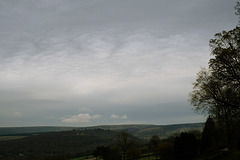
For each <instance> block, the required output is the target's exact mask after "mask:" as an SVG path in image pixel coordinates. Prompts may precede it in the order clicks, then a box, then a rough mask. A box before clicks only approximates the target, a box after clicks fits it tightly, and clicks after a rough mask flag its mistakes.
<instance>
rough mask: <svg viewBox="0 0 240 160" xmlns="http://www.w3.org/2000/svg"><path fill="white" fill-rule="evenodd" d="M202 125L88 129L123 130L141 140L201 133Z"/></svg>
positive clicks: (113, 126)
mask: <svg viewBox="0 0 240 160" xmlns="http://www.w3.org/2000/svg"><path fill="white" fill-rule="evenodd" d="M203 127H204V123H186V124H173V125H145V124H133V125H103V126H96V127H89V128H100V129H105V130H106V129H109V130H114V131H120V130H125V131H127V132H129V133H131V134H133V135H134V136H136V137H138V138H142V139H149V138H151V137H152V136H153V135H157V136H158V137H159V138H160V139H164V138H167V137H169V136H170V135H172V134H175V133H181V132H186V131H190V130H199V131H202V129H203Z"/></svg>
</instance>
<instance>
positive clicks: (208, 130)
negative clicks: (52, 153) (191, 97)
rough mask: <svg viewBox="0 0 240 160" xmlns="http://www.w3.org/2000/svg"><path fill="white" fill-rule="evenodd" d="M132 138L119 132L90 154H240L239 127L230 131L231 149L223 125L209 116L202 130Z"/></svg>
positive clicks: (171, 157)
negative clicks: (147, 138) (139, 140)
mask: <svg viewBox="0 0 240 160" xmlns="http://www.w3.org/2000/svg"><path fill="white" fill-rule="evenodd" d="M238 125H240V122H238ZM132 138H133V136H131V135H130V134H129V133H127V132H120V133H118V136H117V140H116V141H115V142H114V143H113V144H111V145H109V146H98V147H97V148H96V149H95V150H94V151H93V155H94V157H96V159H103V160H141V159H155V160H160V159H161V160H187V159H204V160H205V159H208V160H215V159H218V160H221V159H222V160H227V159H229V158H228V157H231V155H232V154H233V153H235V152H236V153H237V155H235V158H236V157H239V156H240V130H236V131H235V132H234V134H233V135H232V138H233V141H234V145H233V146H232V149H231V150H230V149H229V148H228V143H227V140H226V138H227V136H226V135H225V131H224V127H222V126H219V125H218V124H217V123H216V122H215V121H214V119H213V118H211V117H208V119H207V121H206V123H205V127H204V129H203V131H202V132H200V131H199V130H191V131H188V132H182V133H175V134H173V135H171V136H170V137H168V138H167V139H160V138H159V137H158V136H155V135H154V136H152V137H151V138H150V139H149V140H148V141H147V142H145V143H144V144H143V143H142V144H141V143H139V142H137V141H136V140H134V139H132ZM233 157H234V156H233ZM231 158H232V157H231Z"/></svg>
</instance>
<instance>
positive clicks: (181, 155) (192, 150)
mask: <svg viewBox="0 0 240 160" xmlns="http://www.w3.org/2000/svg"><path fill="white" fill-rule="evenodd" d="M197 150H198V143H197V139H196V137H195V136H194V134H191V133H186V132H185V133H181V135H180V136H178V137H176V138H175V142H174V156H175V158H176V159H192V158H194V157H195V156H196V155H197Z"/></svg>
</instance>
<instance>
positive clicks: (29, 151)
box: [0, 129, 116, 160]
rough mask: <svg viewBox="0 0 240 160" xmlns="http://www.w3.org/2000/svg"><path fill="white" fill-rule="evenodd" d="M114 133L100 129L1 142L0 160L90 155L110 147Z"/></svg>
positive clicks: (56, 133)
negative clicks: (104, 147) (100, 148)
mask: <svg viewBox="0 0 240 160" xmlns="http://www.w3.org/2000/svg"><path fill="white" fill-rule="evenodd" d="M115 139H116V132H113V131H106V130H102V129H94V130H73V131H64V132H53V133H48V134H41V135H35V136H29V137H26V138H23V139H18V140H11V141H1V142H0V155H1V156H2V158H1V157H0V159H4V160H5V159H7V158H9V157H19V155H21V156H22V157H24V159H34V160H37V159H47V158H49V157H50V158H51V159H54V157H58V158H57V159H60V157H61V158H62V159H64V158H69V157H80V156H85V155H88V154H91V153H92V151H93V150H94V149H95V148H96V147H97V146H99V145H110V144H112V143H113V142H114V141H115Z"/></svg>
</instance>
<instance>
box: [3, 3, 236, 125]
mask: <svg viewBox="0 0 240 160" xmlns="http://www.w3.org/2000/svg"><path fill="white" fill-rule="evenodd" d="M234 5H235V2H232V1H231V2H227V1H225V0H220V1H219V0H218V1H216V0H214V1H212V0H206V1H197V0H183V1H177V0H171V1H168V0H163V1H155V0H149V1H147V2H146V1H144V0H137V1H136V0H132V1H125V0H124V1H118V2H116V1H112V0H92V1H84V0H83V1H74V0H69V1H64V0H52V1H47V0H39V1H36V2H35V1H31V0H22V1H17V0H13V1H1V2H0V18H1V27H0V48H1V49H0V108H1V112H0V126H26V125H69V124H74V125H76V126H86V125H96V124H109V123H154V124H159V123H160V124H169V123H182V122H198V121H202V120H203V118H201V117H200V116H196V115H195V113H193V112H192V111H191V107H190V106H189V104H188V103H187V99H188V93H189V91H191V87H192V86H191V83H192V82H193V81H194V80H195V75H196V73H197V72H198V71H199V69H200V66H207V62H208V59H209V57H210V56H209V53H210V52H209V46H208V41H209V39H210V38H213V35H214V34H215V33H216V32H220V31H221V30H224V29H225V30H228V29H232V28H233V27H234V26H235V25H236V24H237V17H235V16H234V10H233V6H234Z"/></svg>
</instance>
